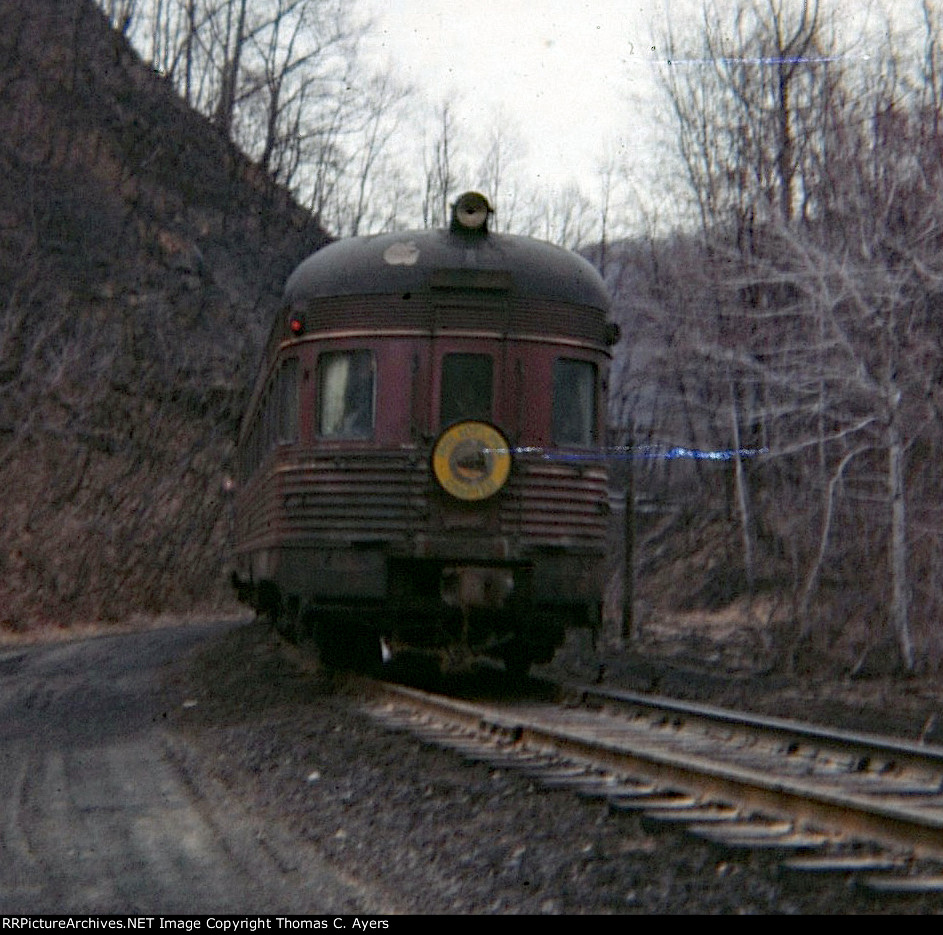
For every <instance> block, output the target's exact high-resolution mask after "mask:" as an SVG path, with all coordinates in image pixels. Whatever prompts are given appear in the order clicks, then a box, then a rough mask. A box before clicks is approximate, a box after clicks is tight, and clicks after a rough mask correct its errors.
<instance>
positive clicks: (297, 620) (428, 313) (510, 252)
mask: <svg viewBox="0 0 943 935" xmlns="http://www.w3.org/2000/svg"><path fill="white" fill-rule="evenodd" d="M489 214H490V207H488V206H487V202H486V201H485V199H484V198H482V196H480V195H475V194H469V195H465V196H462V198H460V199H459V200H458V202H457V203H456V207H455V211H454V216H453V223H452V227H451V228H450V229H449V230H444V231H415V232H411V233H394V234H384V235H379V236H376V237H366V238H353V239H351V240H347V241H339V242H337V243H335V244H332V245H330V246H328V247H325V248H323V249H322V250H320V251H319V252H318V253H316V254H314V255H312V256H311V257H309V258H308V259H307V260H306V261H304V262H303V263H302V264H301V265H300V266H299V267H298V269H297V270H296V271H295V272H294V273H293V275H292V276H291V278H290V279H289V281H288V284H287V286H286V292H285V303H284V310H283V314H282V315H281V316H280V318H279V320H278V321H277V322H276V323H275V326H274V328H273V331H272V335H271V338H270V341H269V344H268V349H267V352H266V355H265V360H264V362H263V366H262V371H261V373H260V375H259V379H258V381H257V384H256V387H255V390H254V393H253V396H252V400H251V403H250V406H249V409H248V411H247V414H246V417H245V419H244V422H243V426H242V430H241V434H240V441H239V453H240V463H241V482H240V487H239V490H238V492H237V498H236V549H235V553H236V554H235V558H236V566H237V572H236V576H235V577H236V581H237V584H238V586H239V590H240V594H241V595H242V596H243V597H244V598H245V599H246V600H247V601H248V602H249V603H251V604H252V605H253V606H254V607H255V608H256V609H257V610H258V611H259V612H261V613H265V614H267V615H268V616H270V617H271V618H273V619H274V620H276V621H277V622H278V624H279V625H280V627H281V628H283V629H284V630H285V631H286V632H289V633H291V634H293V635H301V636H304V635H308V634H311V635H313V636H315V638H316V639H317V641H318V643H319V646H320V649H321V652H322V655H323V656H324V657H325V658H326V659H327V660H328V661H334V662H344V661H360V660H363V659H365V658H372V657H374V656H378V655H379V653H380V648H381V646H382V647H385V649H386V650H389V651H390V652H395V651H396V650H397V649H398V648H400V647H419V648H425V649H431V650H436V651H440V652H443V653H456V652H471V653H475V654H484V655H488V656H492V657H495V658H500V659H503V660H504V661H505V663H506V664H507V665H508V666H509V667H510V668H514V669H516V670H524V669H526V668H527V666H528V665H529V664H530V663H531V662H535V661H537V662H539V661H547V660H549V659H550V658H551V657H552V655H553V652H554V650H555V649H556V647H557V646H558V645H559V644H560V643H561V642H562V640H563V635H564V630H565V627H566V626H568V625H589V626H594V625H596V624H598V622H599V617H600V607H601V601H602V592H603V572H604V558H605V553H606V534H607V527H608V517H607V514H608V490H607V475H606V467H605V463H604V461H603V460H601V459H600V458H598V457H597V452H598V449H599V445H600V443H601V435H602V431H603V418H604V411H605V387H606V378H607V371H608V361H609V350H608V345H609V343H610V340H609V339H610V338H611V330H610V326H608V325H607V323H606V312H607V309H608V297H607V295H606V290H605V288H604V285H603V283H602V281H601V279H600V277H599V276H598V274H597V273H596V272H595V270H594V269H593V268H592V266H591V265H590V264H589V263H587V262H586V261H585V260H583V259H582V258H580V257H578V256H576V255H575V254H572V253H569V252H568V251H565V250H562V249H560V248H557V247H554V246H552V245H550V244H545V243H542V242H540V241H535V240H531V239H529V238H523V237H513V236H509V235H498V234H493V233H491V232H490V231H489V230H488V223H487V222H488V217H489Z"/></svg>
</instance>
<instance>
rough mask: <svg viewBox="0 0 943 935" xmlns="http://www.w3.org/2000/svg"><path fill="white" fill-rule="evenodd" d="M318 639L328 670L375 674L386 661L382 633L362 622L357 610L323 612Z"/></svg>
mask: <svg viewBox="0 0 943 935" xmlns="http://www.w3.org/2000/svg"><path fill="white" fill-rule="evenodd" d="M314 642H315V646H316V647H317V650H318V657H319V658H320V660H321V664H322V665H323V666H324V667H325V668H326V669H353V670H354V671H356V672H365V673H374V672H378V671H379V670H380V667H381V666H382V664H383V659H382V655H381V648H380V638H379V636H378V635H377V634H376V633H374V632H373V630H371V629H369V628H367V627H364V626H363V625H361V624H359V623H358V622H357V621H356V620H355V619H354V614H353V613H345V612H343V611H339V612H321V613H319V614H318V615H317V618H316V621H315V624H314Z"/></svg>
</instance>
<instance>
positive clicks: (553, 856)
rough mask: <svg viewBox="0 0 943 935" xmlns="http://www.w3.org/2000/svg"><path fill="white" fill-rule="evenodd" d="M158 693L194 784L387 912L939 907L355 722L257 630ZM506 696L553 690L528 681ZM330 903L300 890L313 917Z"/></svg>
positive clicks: (229, 636)
mask: <svg viewBox="0 0 943 935" xmlns="http://www.w3.org/2000/svg"><path fill="white" fill-rule="evenodd" d="M648 665H649V667H651V665H652V664H651V663H648ZM544 674H546V672H545V673H544ZM569 674H573V672H572V671H571V672H570V673H569ZM626 678H627V679H628V675H627V676H626ZM636 687H637V686H636ZM168 688H169V690H170V692H171V696H172V697H174V698H177V699H179V704H176V705H174V707H173V713H172V716H171V717H170V718H169V719H168V728H169V729H170V730H172V731H173V732H175V733H176V734H177V735H178V736H179V737H180V739H181V740H183V741H184V742H185V743H186V745H187V747H188V749H189V750H190V751H191V756H192V759H193V764H192V765H193V767H194V768H195V769H196V770H197V773H198V774H199V772H201V771H202V772H203V773H205V775H206V776H207V777H208V778H210V779H212V780H213V781H214V782H222V783H224V784H225V786H226V787H227V788H228V789H229V790H230V791H231V792H232V793H234V794H236V795H238V796H239V797H240V799H241V801H242V802H243V803H244V804H245V805H247V806H248V807H250V808H252V809H253V810H254V811H255V813H256V814H257V815H258V816H259V817H261V818H262V819H263V820H264V821H265V822H266V823H271V824H272V826H273V827H277V828H278V829H279V832H280V833H281V834H290V835H295V836H297V838H298V839H299V840H303V841H304V842H306V843H308V844H313V845H314V846H315V847H316V848H317V849H318V850H319V851H320V853H321V854H323V855H324V857H325V858H326V859H327V860H328V861H329V862H330V864H331V865H332V866H334V867H335V868H336V869H337V870H338V871H339V872H340V873H341V874H343V875H344V876H346V877H348V878H350V879H352V880H355V881H360V882H362V883H364V884H366V885H369V887H370V888H371V890H372V891H373V892H374V893H375V894H377V893H378V894H380V897H381V900H382V901H383V902H384V903H385V907H386V911H388V912H389V913H391V914H393V913H434V914H476V915H478V914H585V913H593V914H598V913H607V914H612V913H615V914H626V913H641V914H656V913H657V914H665V913H672V914H680V913H712V914H740V913H748V914H755V913H817V914H822V913H828V914H840V913H873V912H889V913H890V912H892V913H901V912H905V913H916V912H920V913H923V912H934V911H939V910H940V909H941V908H943V899H937V898H932V897H929V898H928V897H922V896H917V897H914V896H910V897H899V896H875V895H870V894H868V893H865V892H863V891H862V890H861V889H860V888H857V887H855V886H854V885H850V884H849V883H848V882H847V881H846V880H844V879H822V878H819V877H813V876H811V875H796V874H785V873H783V872H782V871H781V870H780V869H779V864H778V860H777V859H776V857H774V856H770V855H763V854H754V853H746V854H733V853H728V852H725V851H724V850H722V849H720V848H718V847H715V846H713V845H710V844H707V843H704V842H700V841H697V840H695V839H693V838H691V837H688V836H687V835H685V834H684V833H683V832H681V831H677V830H670V829H665V830H656V831H654V832H649V831H646V830H645V829H644V828H643V824H642V819H641V818H640V816H638V815H637V814H632V813H620V814H612V813H610V811H609V809H608V808H607V806H606V804H605V803H603V802H599V801H593V800H585V799H581V798H578V797H577V796H576V795H574V794H573V793H572V792H568V791H566V790H565V789H548V788H545V787H544V786H542V785H540V784H539V782H536V781H533V780H530V779H528V778H527V777H525V776H523V775H522V774H521V773H519V772H518V771H516V770H515V769H513V768H508V767H506V766H501V767H495V766H491V765H489V764H486V763H481V762H469V761H466V760H465V759H463V758H462V757H461V756H460V755H459V754H458V753H455V752H452V751H449V750H445V749H442V748H439V747H437V746H435V745H434V744H430V743H426V742H423V741H421V740H419V739H417V738H416V737H414V736H412V735H411V734H409V733H406V732H398V731H394V730H390V729H389V728H387V727H384V726H383V725H381V724H380V723H379V722H377V721H375V720H374V719H372V718H371V717H369V716H368V715H366V714H365V713H364V712H363V701H364V698H363V682H362V681H360V680H359V679H358V678H357V677H355V676H343V675H334V674H330V673H326V672H324V671H323V670H321V669H320V667H319V666H318V665H317V662H316V658H315V657H314V656H313V655H310V656H309V655H308V654H307V653H306V652H305V651H304V649H303V648H302V649H297V648H295V647H288V646H286V645H285V644H284V643H282V642H281V641H280V640H279V639H278V638H277V637H276V636H275V635H274V634H272V633H271V632H270V631H269V630H266V629H265V628H263V627H262V626H260V625H258V624H246V625H241V626H237V627H235V628H233V629H231V630H229V631H227V632H225V633H223V634H221V635H218V636H215V637H213V638H211V640H210V641H209V642H208V643H206V644H205V645H204V646H203V647H202V648H201V649H200V650H198V651H197V652H196V653H195V654H194V655H191V656H189V657H187V658H184V659H181V660H179V662H178V664H177V665H176V666H175V667H174V669H173V671H172V672H171V673H170V674H169V675H168ZM523 690H524V691H533V692H535V693H537V694H541V693H547V692H550V691H552V688H550V687H549V683H548V682H547V681H545V680H541V679H540V678H535V679H532V680H531V684H530V685H528V686H525V687H524V689H523ZM705 691H706V690H705ZM334 908H335V907H332V906H329V905H320V904H319V900H318V898H317V895H316V894H312V897H311V906H310V911H311V913H312V914H320V913H328V912H331V911H333V910H334Z"/></svg>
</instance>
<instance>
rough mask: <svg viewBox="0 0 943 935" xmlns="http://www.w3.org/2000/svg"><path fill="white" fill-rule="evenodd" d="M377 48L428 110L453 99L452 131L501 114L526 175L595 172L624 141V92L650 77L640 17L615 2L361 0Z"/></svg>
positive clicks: (640, 6)
mask: <svg viewBox="0 0 943 935" xmlns="http://www.w3.org/2000/svg"><path fill="white" fill-rule="evenodd" d="M371 2H372V3H373V10H374V18H375V22H376V23H377V26H378V33H377V41H378V43H379V44H380V47H381V49H382V53H383V54H384V55H387V56H389V61H390V64H392V65H393V66H394V67H395V69H396V71H397V72H398V73H399V74H401V76H402V77H403V79H405V80H406V81H408V82H409V83H411V84H412V85H414V86H415V87H417V88H418V89H419V90H420V91H421V92H423V93H424V94H425V95H426V96H427V97H428V99H429V100H430V103H431V104H433V105H434V104H436V103H439V102H440V101H441V100H442V99H443V98H444V97H446V96H449V97H456V99H457V101H458V104H457V106H456V113H457V114H458V115H459V117H460V120H461V125H462V127H463V128H464V127H469V128H472V127H473V126H474V125H475V124H476V123H477V124H480V125H482V126H485V127H487V126H490V125H491V124H493V123H494V120H495V115H496V114H497V113H505V114H506V115H507V119H508V122H509V124H512V125H515V126H516V127H517V129H518V133H519V135H520V137H521V138H522V139H523V141H524V142H525V144H526V146H527V165H528V170H529V173H530V174H531V175H532V176H533V177H534V178H535V179H537V178H541V179H547V180H548V181H550V182H554V183H560V182H561V181H562V182H565V181H566V180H567V179H570V178H585V177H587V176H590V177H591V176H593V175H595V169H596V165H597V162H598V160H599V159H600V157H601V156H602V155H603V154H604V151H605V149H606V148H607V147H610V148H611V147H618V146H620V145H629V146H631V145H633V144H634V142H635V140H636V139H637V136H638V133H639V130H638V127H633V126H632V114H631V110H632V107H631V106H630V104H631V101H630V98H631V96H632V94H633V93H635V94H638V93H645V91H646V90H647V88H648V83H649V82H650V80H651V69H652V64H651V56H652V53H651V46H652V45H653V44H654V41H653V39H652V30H651V28H650V21H651V20H652V18H653V17H652V13H653V11H654V10H655V9H660V8H661V3H660V2H659V3H656V4H652V3H633V2H626V0H622V2H619V0H528V2H523V0H474V2H472V0H371Z"/></svg>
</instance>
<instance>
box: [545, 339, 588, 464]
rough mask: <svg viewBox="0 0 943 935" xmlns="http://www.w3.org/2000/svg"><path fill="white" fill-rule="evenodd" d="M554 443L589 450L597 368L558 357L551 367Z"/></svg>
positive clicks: (583, 362) (582, 362)
mask: <svg viewBox="0 0 943 935" xmlns="http://www.w3.org/2000/svg"><path fill="white" fill-rule="evenodd" d="M553 441H554V444H557V445H578V446H581V447H589V446H590V445H592V444H594V443H595V441H596V365H595V364H590V363H587V362H586V361H583V360H568V359H566V358H563V357H561V358H560V359H559V360H556V361H555V362H554V365H553Z"/></svg>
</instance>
